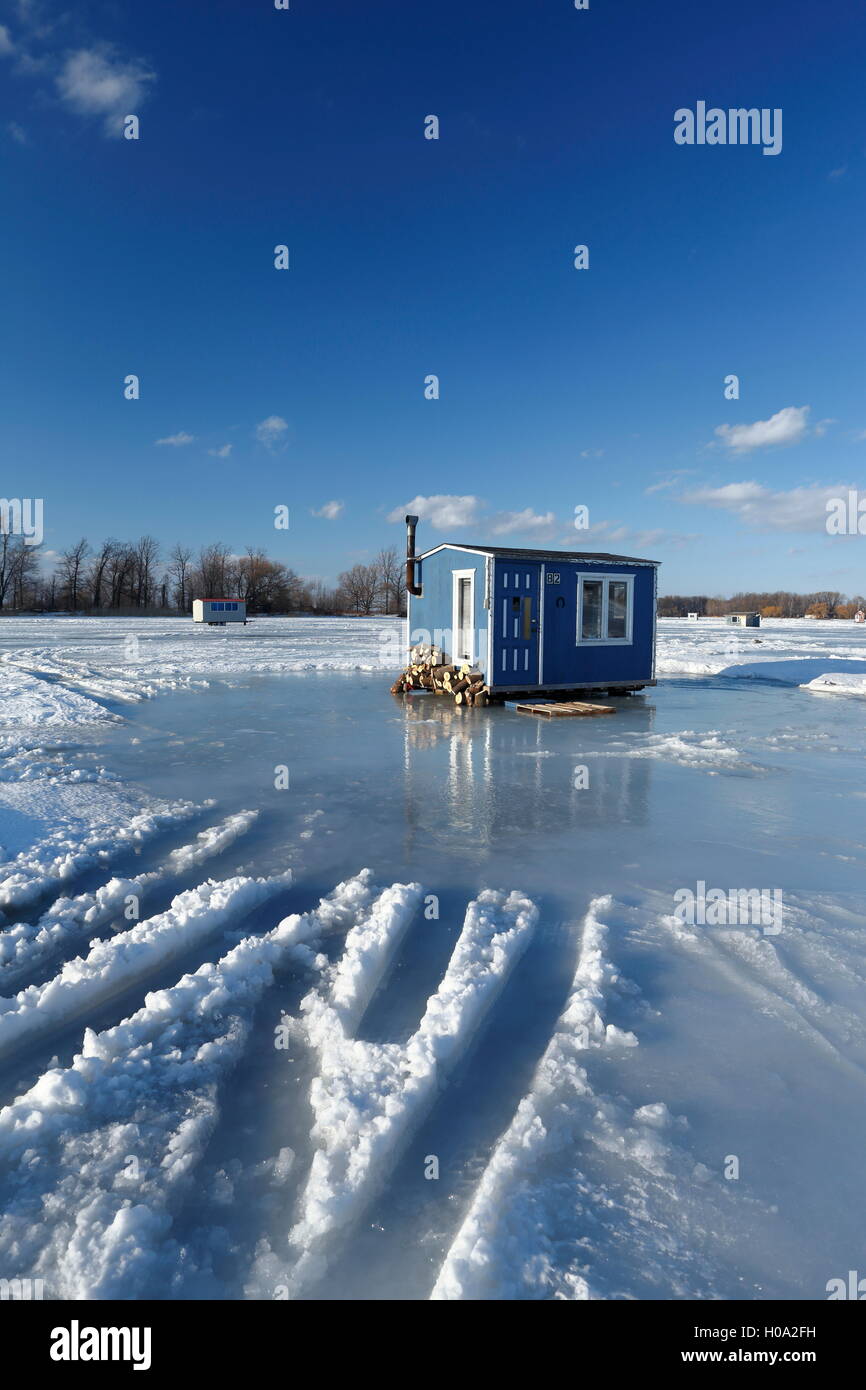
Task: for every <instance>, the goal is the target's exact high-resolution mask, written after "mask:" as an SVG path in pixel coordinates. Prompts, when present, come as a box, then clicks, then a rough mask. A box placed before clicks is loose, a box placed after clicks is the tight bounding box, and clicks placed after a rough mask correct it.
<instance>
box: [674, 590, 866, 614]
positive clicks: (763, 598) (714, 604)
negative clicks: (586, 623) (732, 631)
mask: <svg viewBox="0 0 866 1390" xmlns="http://www.w3.org/2000/svg"><path fill="white" fill-rule="evenodd" d="M860 608H862V609H864V610H866V599H864V598H863V597H862V595H861V594H855V595H854V596H853V597H852V598H846V596H845V594H840V593H837V592H836V591H835V590H832V589H822V590H821V591H820V593H816V594H789V593H787V592H785V591H780V592H779V593H774V594H734V595H733V597H732V598H707V596H706V594H692V595H690V596H687V597H683V595H682V594H668V595H666V596H665V597H664V598H660V599H659V601H658V614H659V617H660V618H685V617H686V616H687V615H688V614H689V613H698V614H700V616H701V617H702V618H723V617H724V616H725V614H726V613H760V614H761V617H762V618H853V617H854V614H855V613H856V612H857V610H858V609H860Z"/></svg>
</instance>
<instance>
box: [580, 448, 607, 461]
mask: <svg viewBox="0 0 866 1390" xmlns="http://www.w3.org/2000/svg"><path fill="white" fill-rule="evenodd" d="M580 457H581V458H582V459H600V458H603V457H604V449H581V451H580Z"/></svg>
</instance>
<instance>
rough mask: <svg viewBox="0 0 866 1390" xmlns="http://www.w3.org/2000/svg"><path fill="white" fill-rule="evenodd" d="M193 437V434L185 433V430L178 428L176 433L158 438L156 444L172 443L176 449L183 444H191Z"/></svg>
mask: <svg viewBox="0 0 866 1390" xmlns="http://www.w3.org/2000/svg"><path fill="white" fill-rule="evenodd" d="M194 439H195V435H194V434H187V433H186V431H185V430H180V431H179V432H178V433H177V434H168V435H166V437H165V439H158V440H157V441H156V442H157V444H173V445H174V447H175V448H176V449H179V448H181V447H182V446H183V445H184V444H191V443H192V442H193V440H194Z"/></svg>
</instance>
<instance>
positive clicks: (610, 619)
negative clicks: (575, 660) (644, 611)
mask: <svg viewBox="0 0 866 1390" xmlns="http://www.w3.org/2000/svg"><path fill="white" fill-rule="evenodd" d="M633 584H634V576H633V575H630V574H616V575H604V576H599V577H596V576H595V575H592V576H590V575H583V574H582V575H580V576H579V578H578V581H577V615H578V616H577V621H578V628H577V640H578V642H605V643H630V642H631V629H632V591H633Z"/></svg>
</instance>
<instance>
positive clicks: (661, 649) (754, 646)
mask: <svg viewBox="0 0 866 1390" xmlns="http://www.w3.org/2000/svg"><path fill="white" fill-rule="evenodd" d="M830 661H832V662H834V663H835V662H839V663H844V665H845V666H846V667H847V666H848V664H849V663H851V670H852V671H856V670H859V671H861V672H866V632H864V631H863V628H862V627H861V626H859V625H856V624H854V623H853V622H851V623H847V622H822V621H821V620H819V619H817V618H765V619H764V620H763V621H762V623H761V626H760V627H759V628H739V627H734V626H733V625H732V624H731V623H726V622H725V621H724V619H722V618H701V619H700V620H699V621H698V622H696V623H694V622H688V620H686V619H681V618H660V619H659V621H658V637H657V644H656V674H657V675H659V676H681V675H689V676H718V675H724V676H725V677H729V678H731V679H735V680H773V681H782V682H783V683H785V684H788V685H800V684H801V683H802V681H803V680H804V672H805V671H807V670H809V663H814V664H813V665H812V666H811V676H816V675H819V674H820V672H821V670H823V671H826V670H828V669H829V664H828V662H830ZM821 662H823V666H820V669H819V663H821Z"/></svg>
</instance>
